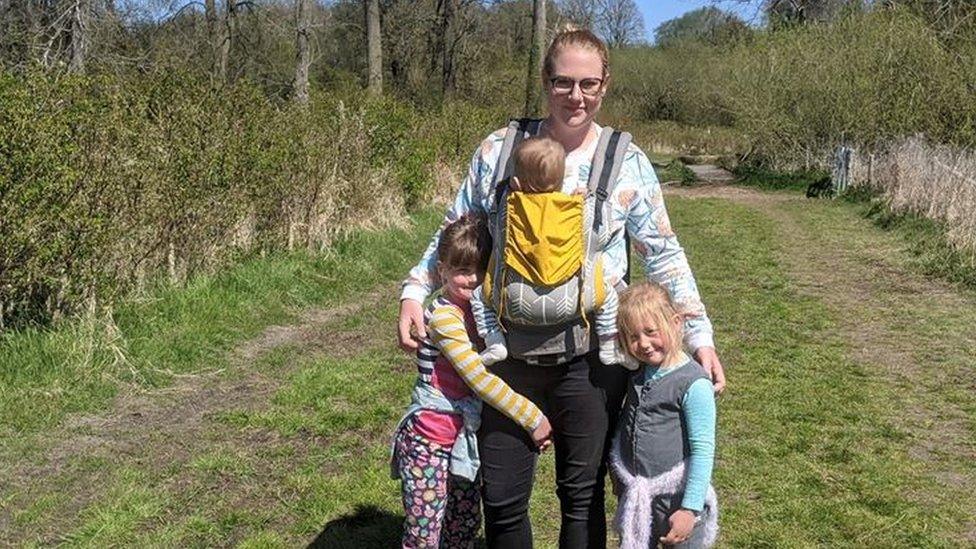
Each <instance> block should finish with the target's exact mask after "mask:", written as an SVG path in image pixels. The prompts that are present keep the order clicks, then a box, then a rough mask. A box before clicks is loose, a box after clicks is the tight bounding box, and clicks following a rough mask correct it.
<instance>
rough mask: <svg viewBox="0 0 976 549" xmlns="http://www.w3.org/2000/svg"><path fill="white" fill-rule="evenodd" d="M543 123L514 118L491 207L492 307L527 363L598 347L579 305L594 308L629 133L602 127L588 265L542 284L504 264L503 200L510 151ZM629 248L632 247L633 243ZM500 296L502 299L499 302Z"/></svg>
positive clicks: (591, 197)
mask: <svg viewBox="0 0 976 549" xmlns="http://www.w3.org/2000/svg"><path fill="white" fill-rule="evenodd" d="M540 126H541V120H534V119H516V120H512V121H511V122H509V125H508V130H507V132H506V134H505V140H504V142H503V143H502V149H501V152H500V154H499V157H498V164H497V165H496V168H495V176H494V179H493V181H492V185H493V186H492V201H491V205H490V209H489V228H490V229H491V235H492V238H493V239H494V245H493V256H494V260H493V261H492V262H491V265H492V267H490V268H492V272H491V289H490V290H491V291H490V294H491V301H492V303H491V305H492V307H493V308H494V309H495V310H496V311H498V310H502V311H503V314H502V315H501V317H502V318H500V320H501V322H502V325H503V326H504V327H505V330H506V332H507V342H508V347H509V354H510V355H511V356H513V357H515V358H519V359H522V360H525V361H526V362H529V363H534V364H546V365H549V364H552V365H555V364H562V363H564V362H567V361H569V360H571V359H572V358H573V357H576V356H579V355H582V354H585V353H587V352H589V351H590V350H592V349H594V348H595V347H596V337H595V336H594V335H593V334H592V333H591V332H592V327H591V325H592V323H591V322H589V321H588V320H587V319H586V318H584V317H583V314H580V313H579V311H583V312H584V313H585V314H591V312H592V310H593V296H594V291H593V288H594V285H595V284H603V280H593V279H594V278H595V277H594V276H592V275H593V272H594V269H595V266H596V263H597V260H598V258H599V256H600V254H601V253H602V249H603V246H602V245H601V244H602V242H603V241H605V240H604V239H601V235H603V234H604V233H605V231H604V224H605V223H606V222H607V220H608V219H609V217H610V213H611V211H610V208H611V204H610V201H609V200H608V198H610V196H612V195H613V189H614V186H615V185H616V182H617V178H618V176H619V174H620V167H621V165H622V164H623V159H624V156H625V155H626V153H627V149H628V147H629V145H630V142H631V136H630V134H629V133H626V132H620V131H617V130H614V129H613V128H610V127H604V128H603V130H602V132H601V133H600V137H599V140H598V141H597V145H596V150H595V152H594V154H593V164H592V169H591V170H590V177H589V180H588V182H587V190H586V195H585V199H584V208H583V227H584V231H585V234H584V243H585V244H584V245H585V246H586V248H585V261H584V267H583V268H582V269H581V271H580V272H579V273H577V275H576V277H574V278H573V279H572V281H571V282H569V283H566V284H563V285H561V286H558V287H556V288H538V287H533V286H532V285H530V284H527V283H526V281H524V280H521V277H519V276H518V275H517V274H516V273H513V272H509V271H507V270H506V269H505V268H504V262H505V260H504V249H505V230H506V229H505V227H506V219H505V218H506V210H505V207H504V206H503V205H504V204H505V196H506V194H507V193H508V190H509V189H508V182H509V180H510V178H511V176H512V172H513V171H514V162H513V161H512V151H513V150H514V148H515V147H516V146H518V144H519V143H521V142H522V141H523V140H525V139H526V138H528V137H532V136H534V135H536V134H538V133H539V129H540ZM625 236H626V233H625ZM628 244H629V242H628ZM627 249H628V252H629V245H628V247H627ZM628 272H629V268H628ZM503 289H505V291H503ZM502 299H505V303H504V304H501V302H500V300H502ZM499 305H503V306H501V307H500V306H499ZM553 311H556V312H555V313H553Z"/></svg>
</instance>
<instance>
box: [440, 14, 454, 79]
mask: <svg viewBox="0 0 976 549" xmlns="http://www.w3.org/2000/svg"><path fill="white" fill-rule="evenodd" d="M456 1H457V0H444V2H443V3H442V4H443V9H444V13H443V15H442V17H443V18H442V19H441V21H442V22H441V32H443V38H442V40H443V49H442V50H441V51H442V53H443V58H442V61H441V90H442V91H443V92H444V97H450V96H452V95H454V91H455V90H456V89H457V78H456V77H455V73H454V51H455V49H456V46H457V40H456V36H454V31H455V28H454V27H455V26H456V22H455V18H456V17H457V5H456Z"/></svg>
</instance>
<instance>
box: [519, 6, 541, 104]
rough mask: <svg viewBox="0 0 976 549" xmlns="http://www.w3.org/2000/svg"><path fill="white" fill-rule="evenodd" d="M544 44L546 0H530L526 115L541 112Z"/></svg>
mask: <svg viewBox="0 0 976 549" xmlns="http://www.w3.org/2000/svg"><path fill="white" fill-rule="evenodd" d="M545 46H546V0H533V2H532V46H531V47H530V48H529V73H528V76H527V77H526V79H525V109H524V113H525V116H526V117H529V118H538V117H539V116H540V115H541V114H542V50H543V49H544V48H545Z"/></svg>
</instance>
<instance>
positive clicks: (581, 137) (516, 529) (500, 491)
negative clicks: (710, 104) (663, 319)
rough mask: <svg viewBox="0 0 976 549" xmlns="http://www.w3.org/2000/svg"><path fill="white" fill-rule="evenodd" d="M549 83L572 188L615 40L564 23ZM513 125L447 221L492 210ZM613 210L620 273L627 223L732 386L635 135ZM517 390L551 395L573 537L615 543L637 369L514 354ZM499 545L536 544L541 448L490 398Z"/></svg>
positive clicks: (549, 123)
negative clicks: (532, 500) (612, 505)
mask: <svg viewBox="0 0 976 549" xmlns="http://www.w3.org/2000/svg"><path fill="white" fill-rule="evenodd" d="M542 76H543V85H544V87H545V91H546V98H547V103H548V107H549V116H548V118H546V119H545V120H544V121H543V123H542V127H541V129H540V133H542V134H544V135H547V136H548V137H551V138H552V139H555V140H556V141H558V142H559V143H560V144H561V145H562V146H563V147H564V148H565V149H566V153H567V157H566V166H567V169H566V178H565V180H564V182H563V191H564V192H572V191H573V190H575V189H576V188H577V187H579V186H580V185H581V184H585V182H586V179H587V174H588V173H589V172H590V167H591V163H592V156H593V151H594V150H595V146H596V142H597V140H598V138H599V135H600V132H601V131H602V128H601V127H600V126H598V125H597V124H596V123H595V122H594V117H595V116H596V114H597V112H598V111H599V110H600V105H601V103H602V101H603V97H604V95H605V94H606V92H607V88H608V83H609V80H610V73H609V71H608V54H607V48H606V46H605V45H604V44H603V43H602V42H601V41H600V40H599V39H598V38H597V37H596V36H594V35H593V34H592V33H590V32H589V31H586V30H571V31H564V32H561V33H560V34H559V35H557V36H556V38H555V39H554V40H553V43H552V45H550V47H549V50H548V51H547V53H546V58H545V63H544V68H543V75H542ZM503 139H504V130H501V131H498V132H495V133H493V134H492V135H490V136H489V137H488V138H487V139H485V141H484V142H482V144H481V146H480V147H479V149H478V150H477V151H476V152H475V154H474V158H473V159H472V162H471V167H470V170H469V172H468V174H467V177H466V178H465V180H464V182H463V183H462V185H461V188H460V189H459V190H458V194H457V197H456V199H455V201H454V204H453V205H452V206H451V207H450V208H449V209H448V212H447V215H446V219H445V223H449V222H452V221H454V220H456V219H458V218H459V217H460V216H461V215H463V214H465V213H467V212H470V211H480V212H488V211H489V210H490V206H491V201H492V200H493V197H494V192H493V189H492V188H491V181H492V179H493V174H494V170H495V169H496V164H497V160H498V157H499V154H500V150H501V147H502V141H503ZM609 200H610V203H611V207H612V216H611V219H610V222H609V224H608V226H607V227H606V229H605V230H607V231H608V237H607V239H605V240H604V241H605V242H606V245H605V247H604V249H603V252H604V254H605V269H606V272H607V274H608V275H609V276H610V277H611V280H614V281H620V280H621V279H622V278H623V276H624V273H625V272H626V270H627V257H626V250H625V245H624V237H623V229H625V230H626V231H627V232H628V233H629V235H630V237H631V240H632V242H634V248H635V250H636V251H637V252H638V253H639V254H640V256H641V257H642V258H643V260H644V263H645V266H646V267H647V268H646V272H647V273H648V278H649V279H651V280H654V281H656V282H658V283H660V284H662V285H663V286H665V287H666V288H668V289H669V291H670V292H671V294H672V298H673V299H674V301H675V302H676V303H677V304H678V306H679V307H681V309H682V312H683V314H684V315H685V316H686V318H687V320H686V322H685V332H686V334H687V335H686V338H685V343H686V345H687V346H688V347H689V348H690V349H691V350H692V352H693V353H694V355H695V358H696V359H698V362H699V363H700V364H702V365H703V366H704V367H705V368H706V370H707V371H708V372H709V373H710V374H711V376H712V380H713V383H714V387H715V391H716V392H721V391H722V389H723V388H724V386H725V375H724V372H723V368H722V364H721V362H720V361H719V359H718V356H717V354H716V352H715V347H714V343H713V340H712V328H711V323H710V321H709V320H708V317H707V315H706V314H705V308H704V306H703V305H702V303H701V299H700V298H699V295H698V290H697V287H696V285H695V280H694V277H693V276H692V274H691V270H690V268H689V267H688V262H687V260H686V259H685V256H684V252H683V250H682V249H681V246H680V245H679V244H678V241H677V239H676V238H675V236H674V233H673V232H671V228H670V223H669V222H668V216H667V212H666V210H665V208H664V202H663V199H662V195H661V187H660V184H659V183H658V181H657V177H656V175H655V174H654V170H653V168H652V167H651V164H650V162H649V161H648V159H647V157H646V156H645V155H644V153H643V152H641V151H640V149H638V148H637V147H636V146H633V145H631V149H629V150H628V151H627V154H626V155H625V157H624V160H623V164H622V166H621V170H620V175H619V178H618V180H617V184H616V187H615V189H614V191H613V195H612V196H611V197H610V198H609ZM439 235H440V232H439V231H438V233H437V234H435V235H434V238H433V241H432V242H431V244H430V246H429V247H428V249H427V251H426V253H425V254H424V256H423V258H422V259H421V261H420V263H419V264H418V265H417V266H416V267H414V269H412V270H411V271H410V276H409V277H408V278H407V280H406V281H404V287H403V294H402V296H401V301H400V320H399V334H398V335H399V339H400V345H401V347H402V348H403V349H404V350H407V351H415V350H416V348H417V344H418V341H419V338H422V337H424V335H425V330H424V326H423V309H422V305H421V304H422V302H423V300H424V299H425V298H426V297H427V295H429V294H430V293H431V292H432V291H434V290H435V289H436V287H437V286H439V284H440V282H439V280H438V279H437V275H436V263H437V258H436V248H437V242H438V239H439ZM492 371H493V372H494V373H495V374H496V375H498V376H499V377H501V378H503V379H504V380H505V381H506V382H508V383H509V384H510V385H511V387H512V389H513V390H515V391H517V392H519V393H521V394H523V395H525V396H526V397H528V398H529V399H531V400H532V401H533V402H535V403H536V404H537V405H539V406H540V407H541V408H542V409H543V411H544V413H545V414H546V416H548V417H549V419H550V421H551V422H552V427H553V441H554V447H555V453H556V484H557V488H556V492H557V494H558V496H559V500H560V507H561V509H560V510H561V515H562V524H561V528H560V533H559V541H560V546H561V547H605V546H606V516H605V509H604V477H605V476H606V466H605V459H606V455H607V448H608V445H609V439H610V436H611V434H612V432H613V428H614V424H615V422H616V416H617V413H618V411H619V409H620V404H621V400H622V398H623V395H624V392H625V384H626V379H627V373H626V371H625V370H624V369H623V368H620V367H617V366H609V367H608V366H603V365H601V364H600V362H599V360H598V359H597V357H596V352H595V351H591V352H589V353H588V354H585V355H582V356H578V357H576V358H575V359H573V360H571V361H569V362H567V363H563V364H560V365H558V366H540V365H530V364H527V363H525V362H522V361H519V360H516V359H509V360H506V361H503V362H500V363H498V364H495V365H494V366H493V367H492ZM479 449H480V452H481V462H482V467H481V471H482V478H483V482H484V486H483V490H484V491H483V495H482V497H483V504H484V511H485V536H486V538H487V541H488V545H489V547H504V548H512V547H531V546H532V530H531V525H530V523H529V516H528V507H529V496H530V494H531V489H532V479H533V476H534V470H535V462H536V456H537V452H536V447H535V445H534V444H532V441H531V439H530V438H529V437H528V436H527V435H526V433H525V431H524V430H523V429H521V428H520V427H519V426H518V425H517V424H516V423H514V422H513V421H511V420H510V419H508V418H507V417H505V416H503V415H501V414H499V413H498V412H496V411H494V409H493V408H491V407H488V406H486V407H485V409H484V411H483V414H482V426H481V431H480V432H479Z"/></svg>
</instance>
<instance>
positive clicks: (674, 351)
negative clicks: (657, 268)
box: [617, 281, 684, 361]
mask: <svg viewBox="0 0 976 549" xmlns="http://www.w3.org/2000/svg"><path fill="white" fill-rule="evenodd" d="M675 317H677V318H679V319H680V318H681V315H680V314H679V313H678V310H677V308H676V307H675V306H674V302H673V301H672V300H671V295H670V294H669V293H668V291H667V290H666V289H664V287H663V286H661V285H660V284H657V283H655V282H650V281H642V282H638V283H636V284H633V285H632V286H629V287H628V288H627V289H626V290H624V291H622V292H620V307H619V309H618V310H617V328H618V336H617V337H618V338H619V339H620V344H621V347H623V348H624V349H626V350H627V352H628V353H630V346H629V345H628V343H629V341H628V340H627V338H628V337H629V336H628V334H633V333H635V332H637V331H638V329H639V328H638V326H639V325H640V323H641V322H650V323H652V324H653V325H654V326H655V327H656V328H657V329H658V330H659V331H660V332H661V333H662V334H663V335H664V341H665V344H666V345H667V348H668V352H667V357H666V358H665V360H666V361H671V360H672V359H674V358H675V357H677V356H678V353H680V352H681V351H682V340H683V338H684V333H683V330H682V322H680V321H679V322H677V323H675V322H674V319H675Z"/></svg>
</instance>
